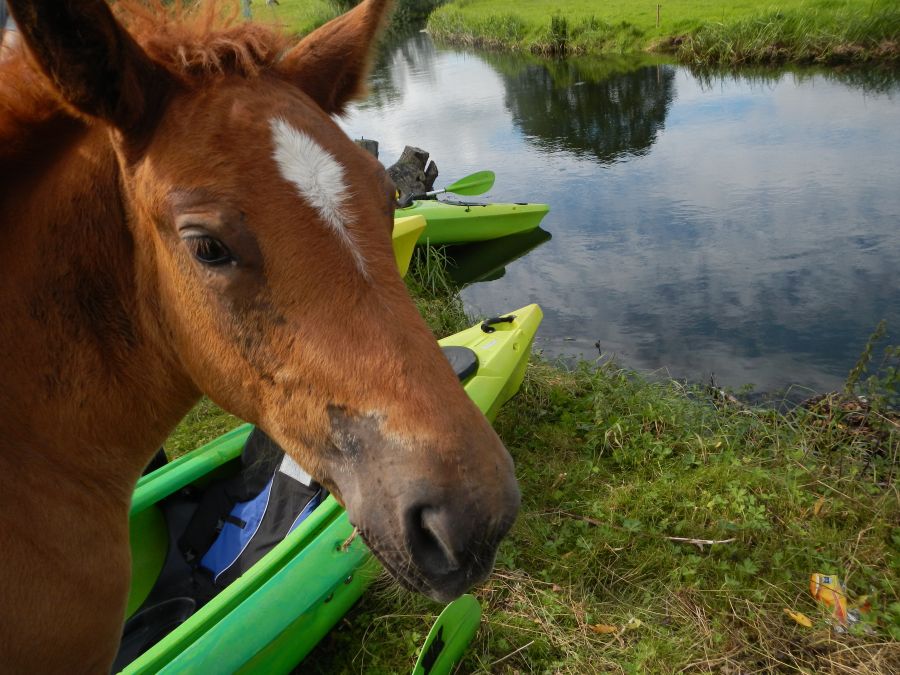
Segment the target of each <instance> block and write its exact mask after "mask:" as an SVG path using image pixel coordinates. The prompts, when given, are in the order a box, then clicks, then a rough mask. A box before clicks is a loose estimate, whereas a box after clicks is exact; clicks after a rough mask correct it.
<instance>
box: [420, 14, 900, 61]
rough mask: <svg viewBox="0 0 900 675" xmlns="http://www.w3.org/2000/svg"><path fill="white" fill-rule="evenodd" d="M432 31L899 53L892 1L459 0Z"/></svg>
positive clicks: (823, 54)
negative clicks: (663, 0) (639, 0)
mask: <svg viewBox="0 0 900 675" xmlns="http://www.w3.org/2000/svg"><path fill="white" fill-rule="evenodd" d="M657 6H659V7H660V11H659V25H657ZM428 29H429V31H430V32H431V33H432V35H434V36H435V37H436V38H438V39H443V40H447V41H450V42H455V43H461V44H469V45H473V46H479V47H486V48H497V49H510V50H526V51H533V52H538V53H547V54H570V53H627V52H632V51H641V50H662V51H667V52H674V53H676V54H677V55H678V57H679V58H680V59H682V60H685V61H692V62H695V63H702V64H727V65H739V64H744V63H771V62H788V61H795V62H821V63H835V64H836V63H846V62H863V61H879V62H896V61H897V60H898V58H900V5H898V3H897V2H896V1H895V0H781V1H780V2H772V1H771V0H744V1H743V2H731V3H721V2H714V1H713V0H670V1H669V2H664V3H659V5H657V3H653V2H646V3H638V2H634V1H633V0H605V1H604V2H591V1H590V0H562V1H560V2H553V3H548V2H541V1H539V0H518V1H516V0H497V1H494V0H454V1H451V2H449V3H448V4H446V5H443V6H441V7H440V8H438V9H437V10H436V11H435V12H434V13H433V14H432V15H431V17H430V19H429V22H428Z"/></svg>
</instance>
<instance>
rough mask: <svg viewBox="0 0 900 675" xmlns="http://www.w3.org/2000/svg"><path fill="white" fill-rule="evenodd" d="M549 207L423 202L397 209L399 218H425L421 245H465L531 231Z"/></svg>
mask: <svg viewBox="0 0 900 675" xmlns="http://www.w3.org/2000/svg"><path fill="white" fill-rule="evenodd" d="M548 211H550V207H549V206H547V205H546V204H478V203H475V202H460V201H449V200H448V201H438V200H437V199H423V200H420V201H415V202H413V203H412V204H411V205H410V206H407V207H405V208H402V209H397V211H396V216H397V217H398V218H399V217H401V216H414V215H419V216H425V220H426V221H427V223H428V224H427V225H426V226H425V231H424V232H423V233H422V234H421V236H419V241H418V243H419V244H433V245H440V244H464V243H468V242H475V241H487V240H489V239H499V238H500V237H507V236H509V235H511V234H519V233H521V232H528V231H530V230H533V229H534V228H536V227H537V226H538V225H540V223H541V220H542V219H543V217H544V216H545V215H547V212H548Z"/></svg>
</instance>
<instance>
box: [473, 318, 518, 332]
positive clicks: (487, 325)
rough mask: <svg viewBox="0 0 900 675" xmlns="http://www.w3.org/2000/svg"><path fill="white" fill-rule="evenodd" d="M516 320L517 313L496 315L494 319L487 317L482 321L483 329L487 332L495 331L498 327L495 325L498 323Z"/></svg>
mask: <svg viewBox="0 0 900 675" xmlns="http://www.w3.org/2000/svg"><path fill="white" fill-rule="evenodd" d="M515 320H516V316H515V314H510V315H509V316H495V317H494V318H492V319H485V320H484V321H482V322H481V330H482V331H483V332H485V333H495V332H497V329H496V328H494V326H495V325H496V324H498V323H512V322H513V321H515Z"/></svg>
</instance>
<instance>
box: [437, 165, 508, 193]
mask: <svg viewBox="0 0 900 675" xmlns="http://www.w3.org/2000/svg"><path fill="white" fill-rule="evenodd" d="M495 178H496V176H494V172H493V171H478V172H476V173H473V174H472V175H470V176H466V177H465V178H460V179H459V180H458V181H456V182H455V183H451V184H450V185H448V186H447V187H446V188H444V190H445V191H446V192H452V193H453V194H455V195H463V196H465V197H472V196H474V195H482V194H484V193H485V192H487V191H488V190H490V189H491V188H492V187H494V179H495Z"/></svg>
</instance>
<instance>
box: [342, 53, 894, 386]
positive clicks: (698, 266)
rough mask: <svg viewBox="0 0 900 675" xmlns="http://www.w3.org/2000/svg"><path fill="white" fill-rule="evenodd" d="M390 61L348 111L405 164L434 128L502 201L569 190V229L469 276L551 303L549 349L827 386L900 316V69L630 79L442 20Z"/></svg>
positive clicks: (551, 225) (642, 71)
mask: <svg viewBox="0 0 900 675" xmlns="http://www.w3.org/2000/svg"><path fill="white" fill-rule="evenodd" d="M614 65H615V64H614ZM379 77H380V78H381V79H380V80H378V82H379V84H377V86H376V89H379V88H381V89H382V93H380V94H377V95H376V96H375V97H374V98H373V99H370V101H369V102H367V104H365V105H364V106H361V107H359V108H356V109H355V110H354V111H353V112H352V114H351V115H350V116H349V118H348V120H347V121H346V122H345V126H346V127H347V129H348V130H349V131H350V133H352V134H354V135H357V136H359V135H365V136H367V137H369V138H377V139H379V140H380V141H381V142H382V148H383V150H384V154H383V157H384V158H385V160H386V161H392V160H391V158H392V157H393V156H395V155H399V152H400V150H402V147H403V145H405V144H407V143H410V144H414V145H419V146H420V147H423V148H426V149H427V150H429V151H430V152H431V153H432V156H433V157H434V158H435V159H436V161H437V162H438V164H439V166H440V168H441V172H442V180H447V181H452V180H454V179H455V178H459V177H461V176H463V175H466V174H467V173H470V172H472V171H475V170H479V169H485V168H490V169H494V170H495V171H497V173H498V180H497V184H496V185H495V187H494V189H493V190H492V191H491V193H490V194H488V195H486V197H488V198H489V199H491V200H495V201H521V200H526V199H527V200H530V201H542V202H548V203H549V204H551V207H552V210H551V212H550V214H549V215H548V217H547V218H546V219H545V221H544V223H543V226H544V227H545V228H546V229H547V230H549V231H550V232H552V234H553V238H552V240H550V241H548V242H546V243H543V244H542V245H541V246H539V247H538V248H536V249H534V250H532V251H531V252H529V253H528V255H525V256H524V257H521V258H519V259H518V260H516V261H514V262H508V261H501V263H502V264H499V265H494V266H491V265H487V266H486V268H485V269H486V270H487V271H485V270H479V269H477V265H475V266H474V268H473V269H475V272H476V273H475V274H474V277H475V278H480V279H483V280H484V279H493V280H492V281H490V282H488V283H477V284H475V285H473V286H470V287H469V288H468V289H466V290H465V291H464V294H463V297H464V299H465V301H466V303H467V305H468V307H469V309H470V310H472V311H476V312H480V313H483V314H496V313H497V312H499V311H504V310H507V309H511V308H515V307H519V306H522V305H524V304H527V303H529V302H539V303H541V304H542V306H543V307H544V310H545V315H546V320H545V323H544V326H543V328H542V331H541V333H540V335H539V344H540V345H541V346H542V347H543V348H544V349H545V350H546V351H547V352H548V353H549V354H579V355H584V356H586V357H592V356H596V349H595V348H594V343H595V342H598V341H599V343H600V345H601V347H602V349H603V350H604V352H606V353H610V352H612V353H615V354H617V355H618V356H619V358H620V360H622V361H623V362H625V363H626V364H628V365H630V366H634V367H637V368H640V369H644V370H651V369H658V368H666V369H667V370H668V371H669V372H670V373H671V374H672V375H675V376H679V377H687V378H690V379H695V380H701V379H705V378H706V377H708V375H709V373H710V372H714V373H716V375H717V377H718V379H719V380H720V381H721V382H723V383H725V384H728V385H731V386H740V385H742V384H744V383H747V382H752V383H755V384H756V385H757V386H758V387H759V388H761V389H764V390H773V389H777V388H781V387H784V386H786V385H787V384H789V383H792V382H799V383H801V384H803V385H805V386H808V387H811V388H814V389H819V390H821V389H825V388H833V387H836V386H839V385H840V383H841V381H842V379H843V377H844V375H845V374H846V373H847V371H848V370H849V369H850V367H852V365H853V363H854V361H855V358H856V356H857V355H858V354H859V353H860V351H861V349H862V347H863V345H864V343H865V340H866V337H867V336H868V335H869V333H870V332H871V331H872V329H873V328H874V327H875V325H876V324H877V323H878V321H879V320H881V319H882V318H884V319H887V320H888V322H889V326H890V327H892V328H893V329H894V330H895V331H897V330H900V300H898V297H900V294H898V290H900V276H898V275H900V237H898V236H897V226H898V224H900V191H898V189H897V186H898V185H900V161H898V159H897V157H898V155H897V148H898V147H900V97H898V95H897V94H898V91H900V89H898V79H897V78H896V77H895V78H894V79H891V78H890V77H887V76H885V75H884V74H883V73H882V74H879V75H878V76H869V77H863V76H861V75H858V74H849V75H848V74H837V73H834V72H829V73H816V72H803V73H777V74H774V75H772V74H771V73H767V74H762V75H761V74H758V73H744V74H739V75H734V74H721V73H720V74H714V75H710V74H708V73H704V74H697V73H692V72H691V71H689V70H688V69H686V68H682V67H675V66H671V65H656V64H653V65H650V66H647V65H643V64H639V65H637V66H629V67H628V68H626V72H624V73H621V74H618V75H617V74H612V69H611V68H610V66H609V62H607V61H597V62H589V61H581V62H538V61H536V60H534V59H531V58H526V57H521V58H520V57H498V56H495V55H488V56H481V55H473V54H467V53H464V52H458V51H453V50H444V49H437V50H436V49H434V47H433V46H432V45H431V44H430V42H429V41H428V40H427V38H426V37H423V36H417V37H416V38H415V39H413V40H411V41H409V42H408V43H406V44H405V45H404V47H403V48H401V49H398V50H396V51H395V52H394V53H392V55H391V56H390V58H389V59H388V60H386V61H385V63H384V65H383V69H382V71H380V75H379ZM494 246H495V248H497V249H499V250H498V251H495V252H498V253H502V252H503V251H502V245H501V244H495V245H494ZM488 257H490V256H488ZM487 267H490V269H487ZM502 270H505V273H502V274H501V271H502ZM894 341H895V342H900V339H898V337H897V336H896V334H895V337H894Z"/></svg>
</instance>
